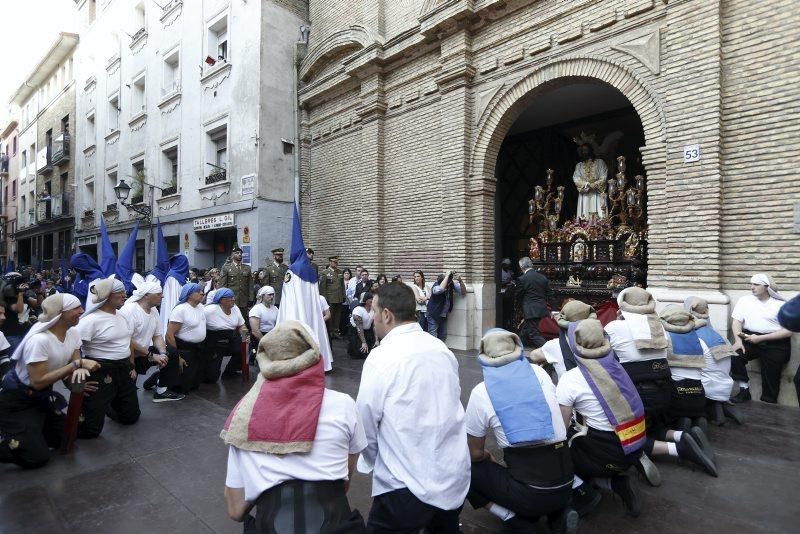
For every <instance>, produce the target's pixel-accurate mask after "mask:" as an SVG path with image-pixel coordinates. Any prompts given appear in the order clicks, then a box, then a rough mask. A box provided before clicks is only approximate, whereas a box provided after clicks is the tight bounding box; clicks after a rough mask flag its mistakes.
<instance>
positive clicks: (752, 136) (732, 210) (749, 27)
mask: <svg viewBox="0 0 800 534" xmlns="http://www.w3.org/2000/svg"><path fill="white" fill-rule="evenodd" d="M798 27H800V13H798V11H797V9H796V3H795V2H792V1H791V0H783V1H777V2H768V3H767V2H758V3H753V2H747V1H744V0H729V1H726V2H724V3H723V10H722V58H723V71H722V139H723V145H722V180H723V202H722V246H723V251H724V253H723V256H722V273H723V286H724V288H725V292H726V293H727V294H729V295H730V297H731V301H732V302H731V307H733V305H734V304H735V301H736V300H737V299H738V298H739V297H741V296H742V295H745V294H748V293H749V291H747V289H748V287H749V282H750V276H752V274H753V273H756V272H766V273H770V274H771V275H772V276H773V278H774V279H775V283H776V284H777V285H778V289H780V291H781V293H782V295H783V296H784V297H787V298H789V297H791V296H793V295H794V294H795V293H796V292H797V291H798V289H800V269H798V264H800V235H799V234H798V233H797V232H795V231H794V229H793V212H792V211H793V209H794V204H795V203H796V202H798V200H800V174H798V172H797V163H796V162H797V148H796V147H797V146H798V141H797V139H798V138H800V121H798V120H797V117H800V86H798V84H797V83H796V77H797V72H800V50H798V46H799V45H798V39H797V28H798ZM792 347H793V350H792V360H791V361H790V362H789V364H788V365H787V366H786V368H785V370H784V373H783V380H782V383H781V395H780V399H779V402H781V403H784V404H789V405H793V406H796V405H797V404H796V402H797V401H796V398H795V392H794V387H793V384H792V377H793V376H794V373H795V371H796V370H797V368H798V366H799V365H800V335H795V336H794V338H793V340H792ZM750 367H756V368H757V364H755V363H754V364H751V365H750ZM750 374H751V385H752V387H753V398H757V397H756V396H757V395H760V392H761V387H760V386H761V383H760V377H759V376H758V373H757V372H755V373H753V372H751V373H750Z"/></svg>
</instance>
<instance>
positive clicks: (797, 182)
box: [299, 0, 800, 401]
mask: <svg viewBox="0 0 800 534" xmlns="http://www.w3.org/2000/svg"><path fill="white" fill-rule="evenodd" d="M795 7H796V6H795V5H794V3H793V2H791V1H790V0H783V1H778V0H776V1H771V2H751V1H747V0H726V1H724V2H721V1H706V0H696V1H680V0H616V1H615V0H608V1H588V2H583V1H579V2H572V1H558V0H549V1H547V0H545V1H538V0H537V1H534V0H512V1H509V0H502V1H501V0H416V1H415V0H403V1H400V0H398V1H393V2H379V1H377V0H362V1H354V0H311V1H310V2H309V20H310V23H311V33H310V38H309V43H308V47H307V50H306V52H305V56H304V58H303V59H302V63H301V65H300V71H299V76H300V87H299V100H300V106H301V110H302V117H301V126H302V128H301V164H300V173H301V184H302V186H301V189H302V193H301V195H302V196H301V200H302V202H301V206H302V215H303V224H304V227H305V235H306V239H307V242H310V243H314V244H316V245H317V247H318V250H321V251H322V253H323V254H327V253H328V252H329V251H330V253H339V254H341V256H342V264H343V265H352V264H354V263H355V262H357V263H362V264H364V265H365V266H367V267H368V268H369V269H370V272H386V273H402V274H403V276H406V275H408V276H410V273H411V272H412V270H414V269H422V270H423V271H425V273H426V275H428V279H431V278H432V276H431V275H433V277H434V278H435V275H436V273H439V272H442V271H443V270H445V269H456V270H457V271H458V272H460V273H463V274H464V278H465V280H466V282H467V284H468V288H469V295H468V298H467V299H457V301H456V309H455V311H454V315H453V318H452V319H453V320H451V321H450V336H449V338H448V343H449V344H450V345H451V346H454V347H457V348H470V349H472V348H476V347H477V346H478V343H479V341H480V338H481V335H482V333H483V332H484V330H485V329H486V328H487V327H489V326H493V325H494V324H496V323H497V322H498V321H499V318H500V316H501V314H502V305H501V299H502V297H501V294H500V291H499V274H498V265H499V263H500V260H501V258H504V257H510V258H512V259H513V260H516V259H518V258H520V257H523V256H530V257H531V258H532V259H534V263H535V266H536V268H537V269H538V270H540V271H542V272H544V273H545V274H546V275H547V276H548V278H550V280H551V283H552V284H553V285H554V287H555V288H556V292H557V294H558V296H559V297H560V298H561V299H563V298H567V297H570V296H571V297H578V298H582V299H585V300H588V301H590V302H597V301H599V300H602V299H607V298H609V297H610V296H611V294H612V291H613V290H614V289H615V288H618V287H623V286H625V285H626V284H628V285H630V284H631V283H642V284H646V285H647V286H648V288H649V289H650V291H652V292H653V294H654V295H655V296H656V297H657V298H658V300H659V302H660V304H661V305H665V304H669V303H676V302H682V301H683V299H684V298H685V297H686V296H688V295H699V296H703V297H704V298H706V299H707V300H708V301H709V302H710V303H711V308H712V310H711V321H712V324H713V326H714V327H715V328H716V329H717V330H719V331H721V332H727V331H728V325H729V317H730V311H731V309H732V306H733V304H734V303H735V302H736V300H737V299H738V298H739V297H740V296H742V295H744V294H747V293H748V289H749V284H748V281H749V279H750V276H751V275H752V274H753V273H755V272H761V271H764V272H769V273H772V275H773V276H774V277H775V280H776V282H777V284H778V285H779V286H781V287H782V289H783V290H784V291H785V292H786V291H787V290H788V293H789V296H791V294H793V293H794V291H796V288H797V287H798V285H799V284H800V269H798V265H799V264H800V247H798V232H800V220H798V218H800V208H799V207H798V206H797V205H796V204H797V203H798V200H800V199H798V196H797V191H798V190H800V175H798V173H797V172H796V162H795V160H796V158H792V157H786V156H787V150H789V152H792V149H791V148H790V147H794V146H797V143H796V140H797V138H798V136H800V119H798V117H799V116H800V115H798V111H800V85H798V84H797V83H796V81H797V78H796V76H797V75H796V73H797V72H798V69H799V68H800V50H798V41H797V39H796V35H795V34H796V31H795V29H796V28H797V27H798V25H799V24H800V13H798V11H797V10H796V9H795ZM580 145H590V146H591V147H592V149H593V150H592V152H593V153H594V157H596V158H598V159H600V160H602V164H599V163H598V164H597V165H594V166H591V169H589V171H588V175H587V166H586V165H585V164H584V163H582V162H580V161H579V159H578V152H577V151H576V149H577V148H578V146H580ZM590 163H591V162H590ZM598 169H599V170H598ZM606 169H607V171H606ZM593 173H594V175H593ZM600 173H602V176H598V174H600ZM584 179H585V180H586V181H585V182H584V181H581V180H584ZM587 183H588V184H589V185H588V186H586V184H587ZM578 186H580V187H581V188H584V187H585V188H586V189H585V190H581V191H579V190H578ZM584 195H587V196H591V198H589V200H592V202H593V204H592V203H591V202H590V203H589V204H588V205H589V206H591V205H594V206H595V207H594V208H593V209H594V211H595V213H588V214H587V215H586V217H585V218H582V219H576V218H575V217H576V212H577V210H578V209H579V207H580V206H582V205H583V206H586V205H587V204H586V203H585V202H583V201H584V200H586V197H584ZM598 206H599V207H598ZM580 209H581V210H585V209H586V208H580ZM589 209H592V208H589ZM581 213H584V214H586V213H587V212H585V211H582V212H581ZM322 244H324V247H323V245H322ZM797 359H798V354H797V349H796V348H795V354H794V360H795V361H796V360H797ZM794 367H795V366H794V365H790V366H788V368H787V371H786V372H787V376H790V374H789V373H790V372H789V368H791V369H792V371H791V372H792V373H793V369H794ZM791 389H792V388H790V387H787V388H784V390H785V394H786V395H794V392H792V391H790V390H791ZM784 401H786V399H784Z"/></svg>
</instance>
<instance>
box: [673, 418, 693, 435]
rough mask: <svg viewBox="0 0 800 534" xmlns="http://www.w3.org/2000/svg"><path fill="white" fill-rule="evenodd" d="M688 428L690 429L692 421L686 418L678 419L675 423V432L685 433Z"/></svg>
mask: <svg viewBox="0 0 800 534" xmlns="http://www.w3.org/2000/svg"><path fill="white" fill-rule="evenodd" d="M690 428H692V420H691V419H690V418H688V417H679V418H678V420H677V421H676V422H675V430H680V431H681V432H686V431H688V430H689V429H690Z"/></svg>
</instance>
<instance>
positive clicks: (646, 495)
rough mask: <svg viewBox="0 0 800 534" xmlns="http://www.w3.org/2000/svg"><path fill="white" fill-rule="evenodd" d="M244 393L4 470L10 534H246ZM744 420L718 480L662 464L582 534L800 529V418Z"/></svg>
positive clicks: (465, 358) (726, 434) (775, 412)
mask: <svg viewBox="0 0 800 534" xmlns="http://www.w3.org/2000/svg"><path fill="white" fill-rule="evenodd" d="M334 350H335V353H336V355H337V356H336V362H335V363H334V367H335V372H334V374H332V375H331V376H329V377H328V379H327V381H328V386H329V387H332V388H334V389H336V390H339V391H344V392H346V393H348V394H350V395H352V396H354V397H355V395H356V393H357V390H358V383H359V376H360V368H361V362H356V361H351V360H350V359H349V358H348V357H347V355H346V354H345V345H344V343H343V342H341V341H337V342H335V345H334ZM458 357H459V361H460V363H461V383H462V399H463V400H464V402H466V400H467V398H468V396H469V392H470V390H471V388H472V387H473V386H474V385H475V384H476V383H477V382H478V381H480V379H481V375H480V368H479V366H478V365H477V362H475V360H474V353H459V354H458ZM142 380H143V379H141V378H140V383H141V381H142ZM786 387H788V385H787V386H786ZM244 391H245V388H244V386H243V385H242V384H241V383H240V382H239V381H238V380H235V379H234V380H230V379H228V380H225V381H224V382H223V383H222V384H221V385H220V386H218V387H215V386H203V387H202V388H201V390H200V391H199V394H197V395H191V396H189V397H188V398H187V399H186V400H185V401H183V402H177V403H164V404H158V405H157V404H153V403H152V402H150V393H148V392H144V391H142V392H140V395H141V396H142V399H141V400H142V402H141V405H142V418H141V420H140V422H139V423H138V424H136V425H134V426H132V427H121V426H119V425H117V424H115V423H113V422H111V421H108V422H107V425H106V429H105V430H104V432H103V434H102V436H101V437H100V438H99V439H97V440H93V441H79V442H78V446H77V448H76V450H75V451H74V452H73V453H72V454H70V455H68V456H56V457H55V458H53V460H52V461H51V462H50V464H48V465H47V466H46V467H44V468H43V469H39V470H35V471H22V470H20V469H18V468H16V467H13V466H5V465H4V466H0V487H2V491H1V492H0V532H2V533H3V534H7V533H21V532H26V533H36V534H50V533H61V532H64V533H65V532H98V533H113V534H124V533H128V532H130V533H141V532H148V533H162V532H163V533H170V534H177V533H187V534H197V533H204V532H219V533H236V532H241V526H240V525H239V524H237V523H234V522H232V521H230V520H229V519H228V518H227V516H226V514H225V507H224V504H223V499H222V489H223V485H224V481H225V467H226V448H225V446H224V445H223V443H222V441H221V440H220V439H219V437H218V434H219V430H220V428H221V427H222V423H223V421H224V419H225V417H226V415H227V413H228V410H229V409H230V408H231V407H232V406H233V405H234V404H235V402H236V401H237V400H238V399H239V397H240V396H241V395H242V394H243V392H244ZM745 413H746V416H747V417H748V422H747V425H746V426H744V427H741V428H733V427H731V428H722V429H716V428H714V429H712V430H711V431H710V438H711V440H712V441H713V442H714V444H715V446H716V452H717V458H718V466H719V470H720V473H721V474H720V477H719V478H717V479H714V478H711V477H709V476H707V475H705V474H704V473H702V472H700V471H698V470H695V469H692V468H690V467H687V466H685V465H679V464H677V463H676V462H672V461H669V460H665V461H661V462H660V463H659V467H660V468H661V471H662V475H663V478H664V484H663V486H662V487H661V488H650V487H647V486H645V485H644V483H643V482H642V481H641V479H640V480H639V489H640V490H641V493H642V499H643V503H644V512H643V514H642V517H640V518H639V519H630V518H628V517H626V516H625V515H624V513H623V509H622V504H621V502H619V501H618V500H615V499H614V498H613V497H612V496H610V495H608V494H606V495H604V499H603V502H602V503H601V505H600V507H599V508H598V510H597V511H596V512H595V513H594V514H593V515H592V516H591V517H589V518H587V519H586V520H585V521H583V522H582V523H581V525H582V528H581V532H603V533H615V532H625V533H635V532H648V533H656V532H702V533H704V534H712V533H717V532H719V533H723V532H725V533H750V532H770V533H774V532H791V531H794V530H795V529H796V528H797V524H798V520H800V512H798V510H797V506H796V496H797V495H798V494H800V478H798V476H797V473H798V467H797V466H798V465H800V425H798V423H800V411H799V410H798V409H797V408H788V407H783V406H771V405H765V404H762V403H760V402H757V401H753V402H751V403H750V404H749V405H748V406H747V407H746V408H745ZM446 460H447V459H446V458H443V459H442V461H446ZM369 495H370V482H369V479H368V477H365V476H363V475H356V478H355V480H354V481H353V484H352V485H351V488H350V494H349V498H350V503H351V506H353V507H355V508H358V509H359V510H361V511H362V512H363V513H364V514H365V515H366V513H367V511H368V510H369V506H370V496H369ZM461 518H462V523H463V527H462V530H463V532H465V533H477V532H499V531H500V523H499V521H497V520H496V519H494V518H493V517H491V516H490V515H489V514H488V513H487V512H485V511H474V510H472V509H471V508H470V506H469V505H466V506H465V508H464V511H463V513H462V514H461ZM540 531H541V532H546V531H547V529H546V528H545V527H544V526H542V527H541V529H540Z"/></svg>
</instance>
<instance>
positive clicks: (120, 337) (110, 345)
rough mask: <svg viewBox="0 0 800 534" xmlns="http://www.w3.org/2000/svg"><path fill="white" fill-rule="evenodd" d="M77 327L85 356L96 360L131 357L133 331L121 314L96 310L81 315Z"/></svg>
mask: <svg viewBox="0 0 800 534" xmlns="http://www.w3.org/2000/svg"><path fill="white" fill-rule="evenodd" d="M77 329H78V332H79V333H80V335H81V340H82V341H83V354H84V355H85V356H87V357H89V358H95V359H98V360H124V359H125V358H130V357H131V333H132V332H133V331H132V330H131V327H130V326H129V325H128V321H127V320H126V319H125V317H123V316H122V314H120V313H115V314H110V313H106V312H104V311H102V310H97V311H96V312H93V313H90V314H89V315H87V316H86V317H82V318H81V320H80V322H79V323H78V326H77Z"/></svg>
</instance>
